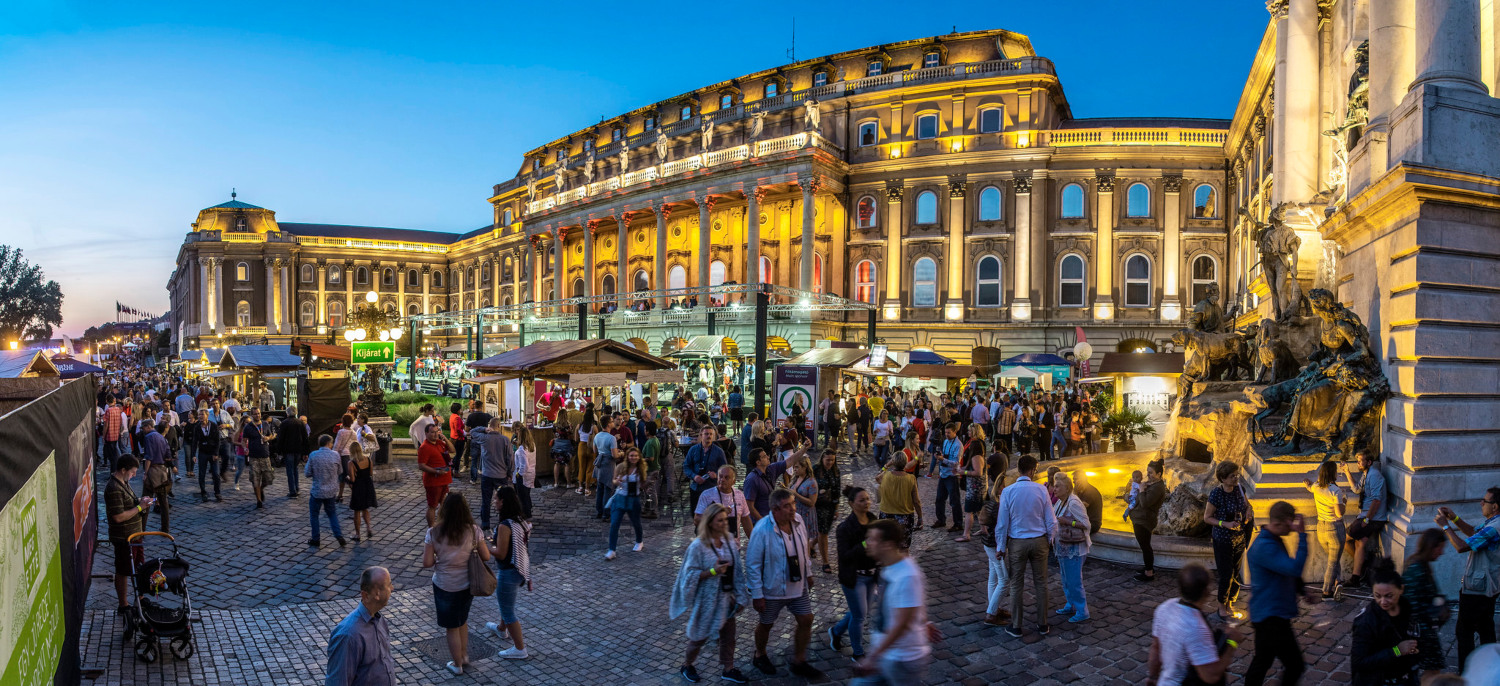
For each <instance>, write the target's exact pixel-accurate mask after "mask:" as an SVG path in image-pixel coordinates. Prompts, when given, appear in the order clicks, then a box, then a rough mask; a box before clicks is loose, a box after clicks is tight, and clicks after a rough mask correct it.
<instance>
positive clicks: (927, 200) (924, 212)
mask: <svg viewBox="0 0 1500 686" xmlns="http://www.w3.org/2000/svg"><path fill="white" fill-rule="evenodd" d="M917 223H918V224H936V223H937V193H933V192H932V191H922V192H921V193H919V194H917Z"/></svg>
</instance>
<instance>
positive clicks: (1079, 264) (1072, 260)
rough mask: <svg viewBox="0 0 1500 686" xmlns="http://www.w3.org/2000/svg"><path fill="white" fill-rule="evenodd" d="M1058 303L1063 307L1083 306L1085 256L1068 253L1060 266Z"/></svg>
mask: <svg viewBox="0 0 1500 686" xmlns="http://www.w3.org/2000/svg"><path fill="white" fill-rule="evenodd" d="M1058 281H1059V286H1060V287H1059V288H1058V294H1057V301H1058V304H1059V305H1061V306H1062V307H1083V258H1082V257H1079V256H1078V255H1068V256H1067V257H1064V258H1063V259H1062V264H1061V265H1059V267H1058Z"/></svg>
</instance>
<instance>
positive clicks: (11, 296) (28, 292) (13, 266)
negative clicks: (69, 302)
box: [0, 245, 63, 341]
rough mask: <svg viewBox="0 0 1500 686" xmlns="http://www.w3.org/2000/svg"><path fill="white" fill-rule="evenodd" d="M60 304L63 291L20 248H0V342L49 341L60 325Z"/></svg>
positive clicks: (4, 246) (5, 246) (1, 246)
mask: <svg viewBox="0 0 1500 686" xmlns="http://www.w3.org/2000/svg"><path fill="white" fill-rule="evenodd" d="M62 301H63V294H62V288H61V287H60V286H58V285H57V282H56V281H48V280H47V278H46V276H44V275H43V274H42V268H41V267H38V266H36V265H33V264H31V263H30V262H27V261H26V259H25V258H24V257H23V256H22V255H21V249H20V248H12V247H10V246H8V245H0V341H13V340H21V339H25V340H36V339H44V338H51V337H52V327H54V326H61V325H62Z"/></svg>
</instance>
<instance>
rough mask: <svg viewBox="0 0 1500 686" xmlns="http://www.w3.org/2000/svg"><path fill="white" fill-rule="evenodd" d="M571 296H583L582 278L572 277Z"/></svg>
mask: <svg viewBox="0 0 1500 686" xmlns="http://www.w3.org/2000/svg"><path fill="white" fill-rule="evenodd" d="M573 297H575V298H582V297H583V279H573ZM486 300H488V298H486ZM485 305H489V303H488V302H486V303H485Z"/></svg>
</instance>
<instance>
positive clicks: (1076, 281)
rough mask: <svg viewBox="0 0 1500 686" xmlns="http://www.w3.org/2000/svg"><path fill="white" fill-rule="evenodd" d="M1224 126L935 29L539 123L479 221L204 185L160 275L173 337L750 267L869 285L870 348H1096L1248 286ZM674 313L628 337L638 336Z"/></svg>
mask: <svg viewBox="0 0 1500 686" xmlns="http://www.w3.org/2000/svg"><path fill="white" fill-rule="evenodd" d="M1230 125H1231V122H1230V121H1227V120H1190V119H1075V118H1074V117H1073V116H1072V112H1071V110H1070V108H1069V106H1068V102H1067V99H1066V97H1065V96H1064V93H1063V87H1062V84H1061V82H1060V81H1059V80H1058V78H1057V75H1056V74H1055V72H1054V69H1053V66H1052V63H1051V62H1050V61H1048V60H1047V59H1045V58H1043V57H1040V56H1038V55H1036V53H1035V51H1034V50H1033V49H1032V46H1031V43H1030V41H1029V40H1028V39H1027V38H1026V37H1025V36H1022V35H1019V34H1016V33H1012V32H1009V31H1000V30H995V31H979V32H969V33H954V34H950V35H946V36H938V37H933V38H926V39H920V40H913V41H907V42H902V43H895V44H890V45H882V46H877V47H872V48H868V49H863V50H856V51H850V52H845V53H840V54H836V55H831V56H828V57H821V58H817V59H812V60H804V61H799V62H796V63H793V64H788V65H785V66H782V67H778V68H775V69H769V70H766V71H762V72H758V73H755V74H749V75H746V76H742V77H739V78H735V79H731V80H728V81H724V82H721V83H717V84H712V85H709V86H705V87H703V88H700V89H698V90H695V91H693V92H691V93H685V94H682V95H680V96H677V97H675V98H671V99H669V100H666V101H663V102H658V103H654V104H651V105H648V106H646V107H642V108H640V109H637V110H634V111H631V112H627V113H623V114H621V115H619V116H616V117H614V118H613V119H607V120H604V121H602V122H600V123H599V124H598V125H595V126H591V127H589V128H587V129H583V130H580V131H576V132H574V133H571V134H569V135H567V136H564V137H562V138H559V139H556V140H553V141H550V142H548V143H546V144H544V145H540V146H538V147H536V148H535V149H533V150H531V151H530V152H528V153H527V154H526V155H525V157H524V159H523V160H522V162H521V164H520V168H519V169H518V171H517V173H516V175H515V176H514V177H513V178H511V179H509V180H507V181H505V182H503V183H500V184H497V185H495V186H494V189H493V192H492V194H491V197H490V198H489V202H490V204H491V205H492V206H493V224H492V225H491V226H488V227H485V228H483V229H480V230H477V231H474V232H470V233H468V234H464V235H455V234H443V233H434V232H422V231H411V230H401V229H381V228H363V227H344V226H327V225H308V224H289V223H281V224H278V223H277V222H276V221H275V218H274V214H273V213H272V212H271V211H269V210H265V209H262V208H259V207H254V206H251V205H247V204H245V203H241V202H238V201H233V202H230V203H226V204H223V205H218V206H215V207H211V208H208V209H205V210H203V211H202V212H200V214H199V219H198V221H197V222H196V223H195V224H194V225H193V232H192V233H190V234H189V235H188V240H187V241H186V242H185V243H184V245H183V248H182V250H181V252H180V255H179V259H178V269H177V272H176V273H175V274H174V275H173V277H172V280H171V282H170V285H169V288H170V290H171V292H172V296H173V312H174V314H175V315H176V316H177V321H176V323H177V324H178V327H177V329H178V332H179V336H180V339H181V340H182V341H184V342H198V341H207V340H208V339H206V338H205V336H208V335H214V334H219V333H224V332H225V331H226V330H227V329H235V330H237V331H238V332H240V333H242V334H243V333H250V334H252V335H259V334H261V333H264V334H267V335H269V336H271V337H272V338H275V337H277V336H281V337H289V336H291V335H293V334H296V333H298V332H307V331H308V330H309V329H311V328H314V327H317V326H319V325H323V326H332V327H334V328H337V327H338V326H339V324H340V319H341V317H342V316H343V314H344V313H345V312H348V311H349V309H350V308H351V307H353V306H356V305H358V304H359V303H360V302H362V300H361V298H362V297H363V294H364V293H365V292H366V291H368V290H371V289H373V290H377V291H378V292H379V293H380V294H381V295H380V297H381V299H382V301H383V302H384V303H385V306H386V307H387V308H391V309H396V308H399V309H400V310H401V311H403V312H405V313H408V314H411V313H423V314H427V313H433V312H437V311H449V312H455V311H470V310H478V309H483V308H507V307H511V306H515V305H519V304H523V303H547V302H556V301H561V300H565V299H568V298H576V297H584V296H596V297H595V298H594V300H593V301H592V302H593V303H594V304H593V305H592V306H593V307H594V308H596V309H597V307H598V304H597V303H598V300H599V299H600V297H602V296H610V295H614V296H616V297H617V298H618V300H619V303H620V305H621V307H620V309H621V310H625V309H628V307H629V306H630V304H631V303H632V302H634V300H635V299H633V298H631V296H630V294H631V293H634V292H637V291H657V292H658V300H659V302H658V303H657V304H659V305H666V303H667V299H668V298H667V297H662V296H661V294H660V291H662V290H665V289H694V288H699V287H703V286H718V285H720V284H754V283H766V284H774V285H777V286H784V287H788V288H792V289H798V290H801V291H808V292H814V293H821V294H828V295H834V296H840V297H842V298H846V299H849V300H856V301H861V302H863V303H868V304H869V305H870V306H872V307H874V308H878V310H879V312H880V315H879V319H880V323H879V337H880V338H881V339H882V340H883V341H884V342H885V343H887V344H889V345H890V346H891V348H892V349H895V350H900V349H905V348H911V347H925V348H929V349H933V350H935V351H937V352H940V353H943V354H947V355H949V356H950V357H954V358H956V359H958V360H960V361H968V360H969V359H970V357H971V353H972V351H973V350H974V348H976V347H979V346H986V347H993V348H999V349H1000V350H1001V351H1003V352H1004V354H1006V355H1007V356H1008V355H1010V354H1018V353H1023V352H1043V351H1045V352H1061V351H1064V350H1071V348H1072V345H1073V343H1074V342H1075V341H1076V340H1077V335H1076V333H1075V332H1076V331H1078V330H1082V331H1084V332H1085V335H1086V336H1087V338H1088V340H1090V341H1091V342H1094V343H1095V345H1096V347H1097V348H1098V349H1099V350H1100V352H1101V353H1102V352H1104V351H1106V350H1111V349H1115V348H1116V347H1119V348H1121V349H1125V350H1135V349H1139V348H1141V347H1149V348H1154V349H1161V347H1162V346H1163V345H1165V344H1166V339H1167V337H1168V336H1170V333H1171V332H1172V331H1173V330H1175V329H1176V328H1178V327H1179V326H1181V321H1182V319H1183V317H1184V313H1185V312H1186V311H1188V310H1190V309H1191V306H1192V303H1194V302H1196V301H1197V300H1199V299H1201V298H1202V297H1203V296H1204V294H1205V293H1206V292H1207V290H1208V288H1209V286H1210V284H1214V285H1217V286H1219V287H1220V288H1221V289H1223V290H1224V291H1225V292H1227V293H1232V292H1236V291H1246V290H1247V288H1248V283H1242V282H1235V281H1233V280H1231V277H1230V275H1231V274H1236V273H1243V272H1246V271H1247V270H1248V269H1249V266H1248V264H1246V263H1244V261H1243V260H1245V259H1246V258H1245V257H1244V256H1238V259H1239V260H1240V261H1239V262H1236V261H1235V260H1236V256H1233V255H1231V252H1230V250H1229V247H1228V244H1229V231H1230V227H1231V222H1230V219H1231V217H1232V216H1233V212H1230V211H1227V209H1226V208H1231V207H1235V206H1237V205H1236V203H1238V202H1239V201H1238V200H1237V198H1236V197H1235V193H1236V184H1237V179H1236V178H1234V177H1232V176H1231V173H1230V171H1229V169H1228V164H1227V160H1228V159H1229V158H1228V157H1227V156H1226V147H1225V146H1226V141H1227V140H1228V135H1229V131H1230ZM210 303H211V304H210ZM556 311H557V312H559V313H560V312H561V311H562V308H556ZM863 320H864V318H863V317H858V318H853V319H850V318H847V317H829V318H828V321H826V322H823V321H820V322H815V323H814V325H813V326H811V327H809V328H807V329H805V330H804V331H803V333H802V335H800V336H797V338H799V339H800V340H799V341H794V343H798V344H797V345H795V347H796V348H798V349H801V348H805V347H808V345H809V344H810V343H811V340H812V339H813V338H823V337H833V338H848V339H851V340H852V339H860V340H862V339H863V335H864V326H865V324H864V321H863ZM1075 327H1082V328H1081V329H1077V328H1075ZM509 333H510V332H509V331H505V332H502V335H505V334H509ZM575 335H576V334H575ZM675 335H676V334H675V333H674V332H673V331H671V330H667V329H663V330H661V331H659V332H657V333H655V334H652V333H651V332H645V331H643V332H641V333H640V337H641V338H642V339H644V340H647V341H648V345H651V346H652V347H653V348H656V347H657V346H659V345H661V344H662V343H663V342H664V341H665V340H668V339H670V338H672V337H673V336H675ZM788 338H792V337H791V336H788ZM512 342H513V341H512ZM746 343H750V341H742V345H744V344H746ZM746 347H748V346H746ZM653 351H655V352H659V351H657V350H653Z"/></svg>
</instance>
